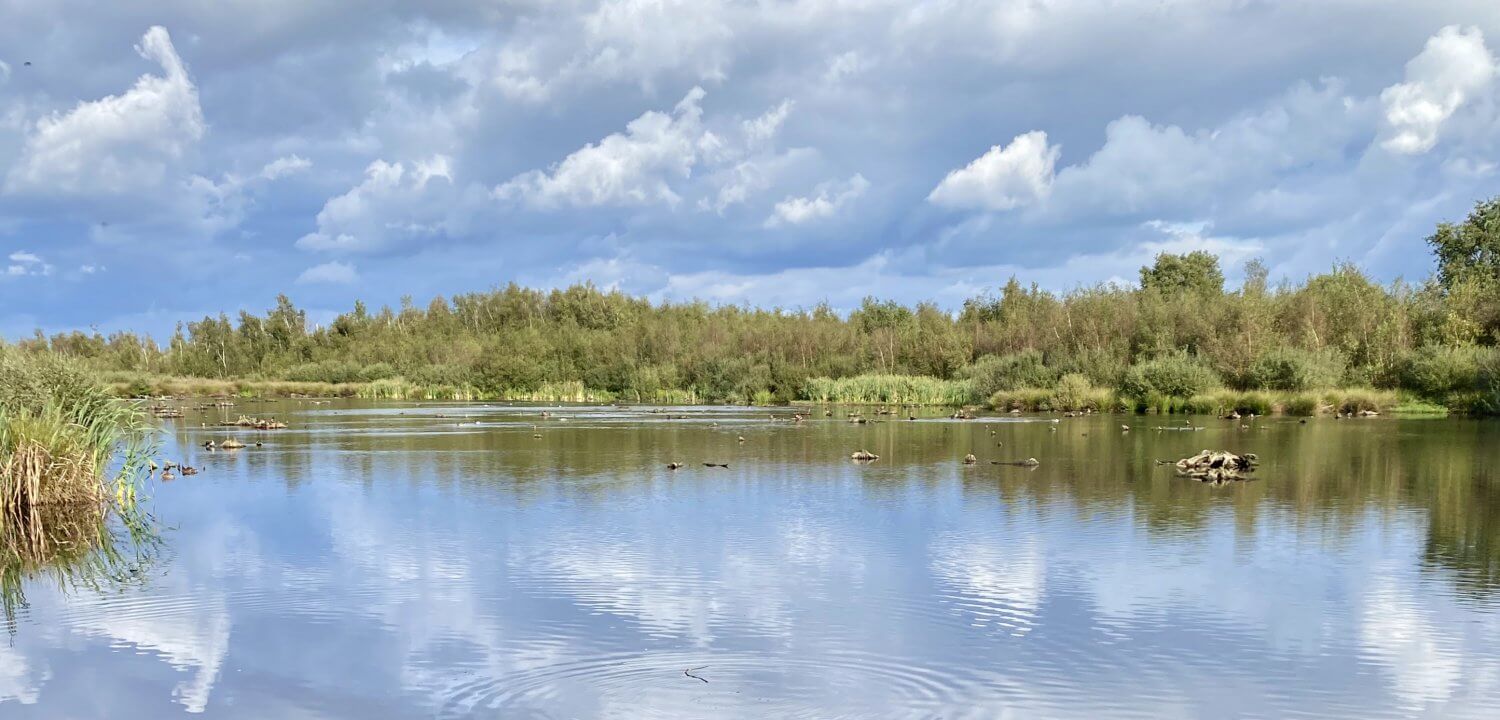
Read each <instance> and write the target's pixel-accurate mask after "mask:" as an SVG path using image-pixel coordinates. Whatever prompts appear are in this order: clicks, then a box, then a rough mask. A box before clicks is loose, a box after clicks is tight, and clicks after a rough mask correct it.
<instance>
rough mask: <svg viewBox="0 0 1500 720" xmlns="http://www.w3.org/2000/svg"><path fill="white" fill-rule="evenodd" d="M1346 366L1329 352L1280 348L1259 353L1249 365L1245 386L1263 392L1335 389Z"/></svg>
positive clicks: (1334, 353) (1339, 356) (1335, 353)
mask: <svg viewBox="0 0 1500 720" xmlns="http://www.w3.org/2000/svg"><path fill="white" fill-rule="evenodd" d="M1345 365H1346V363H1345V362H1344V358H1343V356H1342V355H1339V354H1338V353H1337V352H1335V351H1332V350H1327V351H1322V352H1318V351H1313V350H1299V349H1296V348H1287V347H1280V348H1274V349H1272V350H1269V351H1267V352H1265V353H1262V354H1261V355H1260V357H1258V358H1256V359H1255V362H1254V363H1252V364H1251V365H1250V371H1249V376H1248V377H1247V378H1246V385H1248V386H1249V387H1251V388H1258V389H1262V390H1315V389H1318V388H1328V387H1335V386H1337V385H1338V384H1339V382H1340V381H1341V380H1342V379H1343V376H1344V370H1345Z"/></svg>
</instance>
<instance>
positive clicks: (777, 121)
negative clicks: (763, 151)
mask: <svg viewBox="0 0 1500 720" xmlns="http://www.w3.org/2000/svg"><path fill="white" fill-rule="evenodd" d="M793 104H794V103H793V102H792V101H791V100H782V101H781V104H780V105H777V106H776V107H774V108H771V109H770V110H768V111H766V113H765V114H764V115H761V116H760V117H758V118H755V119H754V120H746V121H745V122H744V129H745V139H746V141H747V142H749V143H750V144H751V145H758V144H761V143H767V142H770V141H771V140H772V139H774V138H775V137H776V133H778V132H780V131H781V126H782V124H783V123H785V122H786V118H787V116H788V115H790V114H792V105H793Z"/></svg>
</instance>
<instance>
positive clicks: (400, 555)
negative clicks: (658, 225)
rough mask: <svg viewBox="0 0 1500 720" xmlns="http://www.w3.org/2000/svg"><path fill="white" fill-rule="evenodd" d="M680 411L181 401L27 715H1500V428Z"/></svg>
mask: <svg viewBox="0 0 1500 720" xmlns="http://www.w3.org/2000/svg"><path fill="white" fill-rule="evenodd" d="M664 410H665V411H664V412H662V411H656V412H653V411H651V409H647V408H612V407H578V406H574V407H553V408H547V411H548V412H550V413H551V416H550V417H545V418H544V417H542V416H541V412H542V408H540V407H520V406H509V405H502V404H491V405H484V404H462V405H460V404H436V403H380V404H373V403H361V402H355V401H333V402H332V403H329V404H320V403H314V402H313V401H306V400H303V401H299V400H288V401H281V402H273V403H264V404H259V403H254V404H251V403H241V405H240V406H239V407H236V408H231V409H226V410H211V411H190V412H189V413H188V415H187V417H186V418H184V419H182V420H176V421H166V422H167V424H166V425H165V428H166V431H165V432H164V436H163V444H164V448H163V453H162V455H163V457H165V458H168V459H178V458H182V459H186V460H187V461H189V462H190V463H193V464H195V465H197V466H199V467H200V468H202V470H203V472H202V473H201V474H199V475H196V476H192V477H183V478H179V479H177V480H175V481H173V482H169V483H154V484H153V485H152V488H151V493H152V495H153V500H152V505H151V507H152V510H153V512H154V514H155V515H156V517H157V518H158V520H159V522H160V523H161V525H162V526H163V529H162V532H161V536H162V537H161V540H162V544H161V546H160V547H159V548H158V549H157V550H156V553H155V558H154V560H153V561H152V562H151V563H150V564H148V565H147V566H146V568H145V570H144V572H143V573H142V576H141V577H139V578H138V579H137V580H136V581H134V582H129V583H124V584H120V583H111V582H104V583H101V585H100V587H99V588H98V589H92V588H87V587H59V586H58V585H57V584H56V583H49V582H48V581H46V580H45V579H36V580H34V581H32V582H30V583H28V585H27V586H26V596H27V600H28V605H27V606H26V607H23V608H21V609H19V610H18V611H17V612H16V613H15V616H14V618H13V619H12V620H11V621H10V622H9V627H8V630H9V637H8V641H7V642H4V643H0V716H4V717H5V718H9V719H20V718H59V717H68V718H95V717H109V718H126V717H133V718H162V717H172V716H178V715H184V714H192V713H200V714H202V715H204V716H209V717H221V718H257V719H259V718H312V717H318V718H466V717H496V718H499V717H503V718H596V717H614V718H769V717H775V718H783V717H800V718H835V717H848V718H908V717H910V718H966V717H975V718H980V717H983V718H994V717H1016V718H1031V717H1045V718H1100V717H1112V718H1115V717H1124V718H1133V717H1139V718H1194V717H1215V718H1230V717H1294V716H1302V717H1315V718H1329V717H1341V718H1377V717H1413V716H1417V717H1443V718H1466V717H1472V718H1493V717H1496V715H1497V713H1500V603H1497V594H1496V590H1497V584H1500V470H1497V469H1496V467H1497V460H1500V424H1497V423H1494V422H1480V421H1470V420H1456V419H1391V418H1369V419H1357V420H1334V419H1332V418H1321V419H1315V420H1311V421H1309V422H1307V423H1306V424H1303V423H1300V422H1298V421H1297V420H1296V419H1290V418H1261V419H1255V420H1249V421H1226V420H1217V419H1210V418H1201V417H1200V418H1194V419H1193V422H1194V423H1196V424H1197V425H1199V426H1202V428H1203V429H1199V430H1194V429H1191V428H1188V427H1185V426H1184V424H1183V423H1184V420H1183V419H1182V418H1173V417H1156V416H1120V415H1115V416H1102V417H1101V416H1094V417H1084V418H1061V417H1057V416H1024V417H1010V416H1006V417H1000V418H981V419H978V420H970V421H960V420H950V419H947V418H944V417H941V416H935V415H934V416H931V417H924V418H921V419H918V420H916V421H909V420H906V419H905V418H904V416H902V417H899V418H898V417H894V416H880V417H877V416H874V415H873V414H870V415H869V417H871V418H872V420H873V419H878V420H882V421H883V422H871V423H869V424H863V425H860V424H852V423H849V422H847V421H846V420H845V419H844V417H843V415H844V413H845V411H846V410H847V409H845V408H838V409H835V410H834V411H833V412H834V414H833V416H832V417H827V416H825V415H824V412H823V408H817V409H816V411H815V412H814V413H813V414H812V417H810V418H809V419H808V421H806V422H803V423H793V422H789V421H787V420H786V418H787V417H788V416H789V414H790V411H789V410H788V409H786V408H767V409H747V408H705V407H694V408H666V409H664ZM867 412H870V411H867ZM934 412H935V411H934ZM241 413H244V414H250V415H258V416H266V415H273V416H275V417H276V418H278V419H281V420H285V421H286V422H288V423H289V425H290V427H289V428H288V429H285V430H277V431H270V432H255V431H239V432H227V431H225V430H224V429H221V428H218V427H208V428H204V427H202V426H201V425H202V423H204V422H210V423H212V422H217V421H218V420H219V419H220V418H221V417H232V416H237V415H239V414H241ZM773 415H774V416H776V417H777V418H778V419H775V420H773V419H772V416H773ZM1054 419H1055V420H1057V421H1058V422H1052V420H1054ZM1122 423H1128V424H1129V425H1131V426H1132V429H1131V430H1130V431H1128V432H1127V431H1124V430H1122V429H1121V427H1120V426H1121V424H1122ZM533 426H535V429H533ZM1158 427H1166V428H1172V429H1170V430H1160V429H1153V428H1158ZM535 435H540V437H534V436H535ZM231 436H238V437H240V438H241V439H243V440H247V441H253V440H256V439H259V440H262V441H263V442H264V443H265V445H264V446H263V447H253V446H252V447H250V448H246V449H244V450H238V451H234V452H226V451H218V452H208V451H205V450H202V449H199V448H198V447H197V446H198V445H199V444H200V443H202V442H203V441H205V440H208V439H218V440H222V439H224V438H227V437H231ZM740 438H743V440H742V441H741V440H740ZM1205 448H1213V449H1221V448H1222V449H1228V450H1234V451H1242V452H1254V453H1256V454H1258V455H1259V457H1260V459H1261V462H1262V464H1261V466H1260V468H1259V470H1258V471H1256V472H1255V473H1254V474H1253V476H1252V477H1254V478H1255V479H1254V480H1253V481H1249V482H1239V483H1231V484H1226V485H1221V486H1215V485H1209V484H1205V483H1200V482H1197V481H1194V480H1191V479H1186V478H1181V477H1177V476H1176V475H1175V473H1174V472H1173V469H1172V468H1170V467H1163V466H1159V465H1158V464H1157V463H1156V460H1157V459H1172V460H1175V459H1177V458H1180V457H1185V456H1187V455H1191V454H1193V453H1196V452H1197V451H1199V450H1202V449H1205ZM860 449H865V450H868V451H870V452H873V453H876V454H878V455H879V456H880V458H879V459H878V460H876V461H874V462H871V463H855V462H852V461H851V460H850V459H849V455H850V453H851V452H853V451H855V450H860ZM969 452H973V453H974V454H975V455H977V456H978V457H979V458H980V463H979V464H977V465H974V466H965V465H963V464H962V462H961V458H963V456H964V455H965V454H966V453H969ZM1028 457H1034V458H1036V459H1037V460H1038V461H1040V466H1039V467H1035V468H1024V467H1014V466H997V465H991V464H990V463H989V461H991V460H1003V461H1011V460H1020V459H1024V458H1028ZM673 461H680V462H683V463H685V464H686V467H684V468H683V469H681V470H677V471H670V470H668V469H666V465H667V463H669V462H673ZM704 462H716V463H727V464H728V465H729V467H728V468H727V469H724V468H709V467H705V466H703V465H702V463H704Z"/></svg>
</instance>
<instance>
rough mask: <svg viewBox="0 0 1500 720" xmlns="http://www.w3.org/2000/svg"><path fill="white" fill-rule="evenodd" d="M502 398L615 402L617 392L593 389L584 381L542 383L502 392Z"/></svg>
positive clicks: (538, 400)
mask: <svg viewBox="0 0 1500 720" xmlns="http://www.w3.org/2000/svg"><path fill="white" fill-rule="evenodd" d="M500 398H501V399H502V400H527V401H531V402H580V403H581V402H613V401H614V399H615V394H614V393H612V392H608V391H605V390H592V389H589V388H587V387H585V386H584V384H583V383H582V382H579V381H577V380H570V381H567V382H551V383H542V384H541V385H540V386H538V387H537V388H536V389H534V390H507V391H505V392H503V393H501V394H500Z"/></svg>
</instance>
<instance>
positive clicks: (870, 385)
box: [802, 375, 978, 405]
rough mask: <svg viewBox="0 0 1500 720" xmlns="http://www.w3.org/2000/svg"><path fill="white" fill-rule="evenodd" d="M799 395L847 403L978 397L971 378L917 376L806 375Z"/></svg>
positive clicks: (957, 401) (950, 401)
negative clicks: (955, 378) (812, 376)
mask: <svg viewBox="0 0 1500 720" xmlns="http://www.w3.org/2000/svg"><path fill="white" fill-rule="evenodd" d="M802 395H803V399H805V400H811V401H813V402H825V403H848V404H876V403H895V404H911V405H968V404H971V403H973V402H975V401H976V400H977V399H978V398H977V396H976V395H975V391H974V383H973V382H972V381H969V380H943V379H941V378H933V377H923V376H919V375H856V376H854V377H846V378H837V379H835V378H826V377H815V378H808V380H807V381H806V382H805V383H803V386H802Z"/></svg>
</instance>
